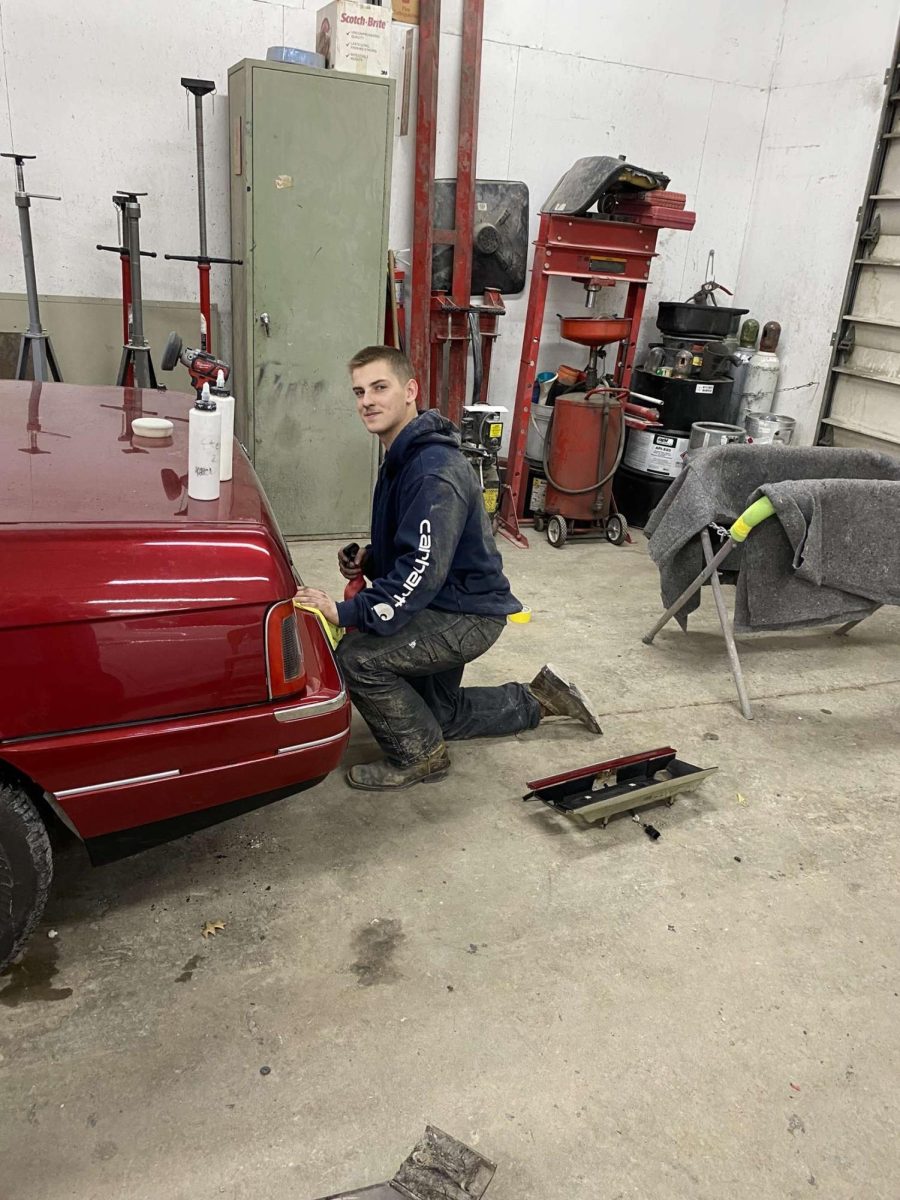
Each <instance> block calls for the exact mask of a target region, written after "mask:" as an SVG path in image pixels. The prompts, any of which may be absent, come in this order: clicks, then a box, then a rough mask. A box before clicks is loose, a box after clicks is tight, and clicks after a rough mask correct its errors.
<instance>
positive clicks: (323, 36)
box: [316, 0, 391, 75]
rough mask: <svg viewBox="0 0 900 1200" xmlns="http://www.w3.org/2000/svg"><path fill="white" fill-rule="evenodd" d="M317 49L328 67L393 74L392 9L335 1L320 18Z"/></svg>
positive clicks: (323, 9) (320, 10)
mask: <svg viewBox="0 0 900 1200" xmlns="http://www.w3.org/2000/svg"><path fill="white" fill-rule="evenodd" d="M316 24H317V27H318V34H317V37H316V50H317V51H318V52H319V54H323V55H324V56H325V66H326V67H331V68H333V69H334V70H335V71H350V72H352V73H353V74H356V75H389V74H390V69H391V10H390V9H389V8H382V7H380V6H379V5H377V4H357V3H355V0H334V2H333V3H332V4H328V5H326V6H325V8H320V9H319V11H318V14H317V15H316Z"/></svg>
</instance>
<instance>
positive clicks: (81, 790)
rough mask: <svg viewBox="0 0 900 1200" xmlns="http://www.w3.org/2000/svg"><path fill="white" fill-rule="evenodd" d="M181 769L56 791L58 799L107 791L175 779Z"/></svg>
mask: <svg viewBox="0 0 900 1200" xmlns="http://www.w3.org/2000/svg"><path fill="white" fill-rule="evenodd" d="M180 774H181V771H178V770H175V771H158V772H157V773H156V774H155V775H134V776H132V778H131V779H111V780H109V782H108V783H92V784H91V785H90V786H89V787H77V788H66V790H65V791H62V792H54V795H55V796H56V797H57V799H62V797H64V796H83V795H84V794H85V793H86V792H105V791H108V790H109V789H110V788H117V787H129V786H130V785H131V784H132V783H156V781H157V780H158V779H174V778H175V776H176V775H180Z"/></svg>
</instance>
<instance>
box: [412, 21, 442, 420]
mask: <svg viewBox="0 0 900 1200" xmlns="http://www.w3.org/2000/svg"><path fill="white" fill-rule="evenodd" d="M440 37H441V0H422V3H421V6H420V14H419V54H418V72H419V79H418V96H417V98H416V172H415V192H414V196H413V252H412V282H411V286H410V305H409V357H410V360H411V361H412V365H413V370H414V371H415V373H416V379H417V380H418V381H419V395H420V400H419V407H420V408H428V407H430V406H431V405H432V404H433V403H435V398H433V397H432V396H431V394H430V391H431V389H430V387H429V376H430V374H431V370H430V367H431V345H430V343H431V311H430V310H431V255H432V248H433V245H434V235H433V230H434V160H435V146H436V142H437V96H438V60H439V55H440Z"/></svg>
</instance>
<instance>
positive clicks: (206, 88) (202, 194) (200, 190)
mask: <svg viewBox="0 0 900 1200" xmlns="http://www.w3.org/2000/svg"><path fill="white" fill-rule="evenodd" d="M181 86H182V87H183V88H185V89H186V90H187V91H188V92H190V93H191V95H192V96H193V97H194V130H195V132H196V135H197V201H198V204H199V209H200V253H199V254H166V255H164V257H165V259H166V260H167V261H169V262H195V263H196V264H197V270H198V271H199V273H200V349H201V351H204V352H207V353H209V354H211V353H212V321H211V315H212V314H211V309H210V300H209V268H210V264H211V263H228V264H230V265H231V266H235V267H240V266H243V259H240V258H211V257H210V256H209V255H208V254H207V252H206V249H207V247H206V164H205V162H204V154H203V150H204V143H203V97H204V96H207V95H209V93H210V92H214V91H215V90H216V85H215V84H214V83H213V81H212V80H211V79H187V78H184V79H182V81H181Z"/></svg>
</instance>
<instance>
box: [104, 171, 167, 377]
mask: <svg viewBox="0 0 900 1200" xmlns="http://www.w3.org/2000/svg"><path fill="white" fill-rule="evenodd" d="M146 195H147V193H146V192H125V191H118V192H116V194H115V195H114V196H113V198H112V201H113V204H114V205H115V206H116V208H117V209H118V210H119V212H120V213H121V221H122V244H121V246H98V247H97V249H98V250H117V251H118V252H119V254H120V255H121V257H122V307H123V310H124V311H123V318H122V324H123V327H124V338H125V341H124V344H123V346H122V361H121V362H120V363H119V373H118V375H117V376H116V386H117V387H139V388H150V387H153V388H155V387H156V386H157V383H156V372H155V371H154V369H153V359H152V358H151V357H150V343H149V342H148V341H147V339H146V337H144V296H143V292H142V290H141V255H144V256H145V257H150V258H155V257H156V255H155V254H148V252H147V251H146V250H142V249H141V233H140V220H141V206H140V204H139V203H138V199H139V197H141V196H146ZM126 263H127V265H128V270H127V272H126V270H125V265H126Z"/></svg>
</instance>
